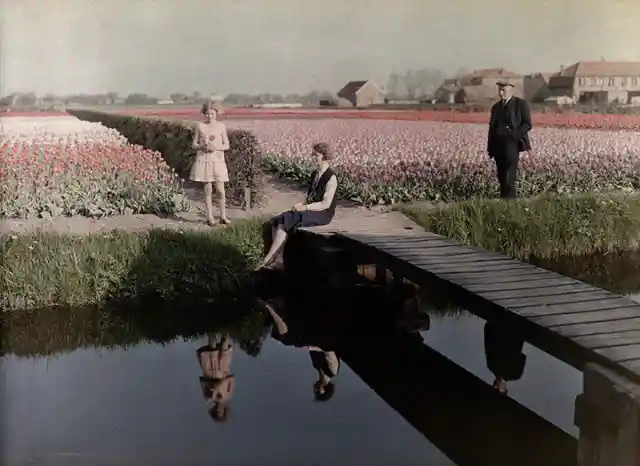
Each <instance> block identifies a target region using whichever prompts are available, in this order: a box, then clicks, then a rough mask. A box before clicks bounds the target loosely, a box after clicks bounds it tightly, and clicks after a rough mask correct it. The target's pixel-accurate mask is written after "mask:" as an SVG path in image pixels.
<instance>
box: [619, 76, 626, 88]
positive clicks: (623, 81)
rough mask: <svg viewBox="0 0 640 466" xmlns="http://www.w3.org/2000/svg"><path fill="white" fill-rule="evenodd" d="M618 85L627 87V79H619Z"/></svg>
mask: <svg viewBox="0 0 640 466" xmlns="http://www.w3.org/2000/svg"><path fill="white" fill-rule="evenodd" d="M620 85H621V86H622V87H624V86H626V85H627V78H621V79H620Z"/></svg>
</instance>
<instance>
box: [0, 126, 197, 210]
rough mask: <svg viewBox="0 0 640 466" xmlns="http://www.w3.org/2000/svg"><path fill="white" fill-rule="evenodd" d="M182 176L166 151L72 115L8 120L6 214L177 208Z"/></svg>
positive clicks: (2, 149) (2, 194)
mask: <svg viewBox="0 0 640 466" xmlns="http://www.w3.org/2000/svg"><path fill="white" fill-rule="evenodd" d="M183 199H184V198H183V196H182V192H181V187H180V180H178V179H177V177H176V175H175V173H174V172H173V170H171V169H170V168H169V167H168V166H167V165H166V164H165V162H164V161H163V159H162V157H161V155H160V154H159V153H156V152H152V151H148V150H145V149H143V148H141V147H139V146H133V145H131V144H129V143H128V142H127V141H126V140H125V139H124V138H123V137H122V136H121V135H120V134H119V133H118V132H116V131H114V130H112V129H108V128H106V127H104V126H102V125H100V124H97V123H89V122H84V121H80V120H78V119H76V118H74V117H71V116H55V117H24V118H23V117H7V118H0V218H30V217H45V218H47V217H55V216H74V215H81V216H86V217H103V216H108V215H117V214H123V213H125V212H130V213H157V214H160V213H163V214H166V213H171V212H175V211H177V210H181V209H182V208H183V207H184V204H185V203H184V200H183Z"/></svg>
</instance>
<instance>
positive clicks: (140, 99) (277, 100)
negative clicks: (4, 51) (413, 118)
mask: <svg viewBox="0 0 640 466" xmlns="http://www.w3.org/2000/svg"><path fill="white" fill-rule="evenodd" d="M460 74H464V70H460V71H459V72H458V75H460ZM445 78H446V76H445V74H444V73H443V72H442V71H440V70H437V69H433V68H423V69H417V70H409V71H406V72H404V73H398V72H393V73H391V74H390V75H389V78H388V80H387V83H386V88H384V87H383V90H384V92H385V94H386V97H387V98H388V99H390V100H393V99H406V100H416V99H423V98H431V97H432V96H433V95H434V94H435V92H436V90H437V89H438V88H439V87H440V86H441V85H442V82H443V81H444V79H445ZM379 84H383V83H379ZM208 98H210V95H204V94H202V93H200V92H198V91H194V92H192V93H184V92H172V93H171V94H169V96H168V99H167V98H164V99H163V98H160V97H157V96H153V95H150V94H148V93H145V92H134V93H131V94H128V95H121V94H119V93H118V92H107V93H102V94H74V95H55V94H50V93H49V94H45V95H44V96H38V95H37V94H36V93H34V92H23V93H15V94H11V95H8V96H4V97H0V105H4V106H7V105H15V106H34V105H45V106H46V105H49V106H52V105H55V104H60V105H88V106H97V105H119V104H120V105H155V104H158V103H161V102H163V101H167V100H169V101H172V102H174V103H176V104H183V105H189V104H199V103H202V102H204V101H205V100H206V99H208ZM335 98H336V97H335V93H331V92H327V91H312V92H309V93H307V94H297V93H292V94H287V95H282V94H272V93H263V94H257V95H253V94H245V93H231V94H229V95H227V96H226V97H224V99H223V100H224V101H225V102H227V103H228V104H231V105H239V106H250V105H260V104H286V103H296V104H302V105H304V106H317V105H320V104H321V103H322V102H324V101H335Z"/></svg>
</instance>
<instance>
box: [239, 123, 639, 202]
mask: <svg viewBox="0 0 640 466" xmlns="http://www.w3.org/2000/svg"><path fill="white" fill-rule="evenodd" d="M228 125H229V126H230V127H234V128H242V129H247V130H250V131H252V132H253V133H254V134H255V135H256V136H257V137H258V139H259V140H260V141H261V144H262V146H263V151H264V152H265V153H266V154H268V156H267V163H268V165H269V167H270V168H271V169H272V170H274V171H276V172H280V173H282V174H285V175H286V176H289V177H293V178H300V179H305V178H306V177H307V176H308V173H309V170H310V169H311V157H310V147H311V144H312V143H314V142H318V141H326V142H329V143H330V144H331V145H332V146H333V148H334V150H335V152H336V155H337V157H336V159H335V165H336V167H337V168H338V170H339V171H340V174H341V178H342V192H343V195H344V196H346V197H349V198H352V199H356V200H360V201H364V202H366V203H368V204H377V203H394V202H403V201H411V200H418V199H427V200H431V199H460V198H468V197H472V196H493V195H495V193H496V192H497V183H496V181H495V173H494V164H493V162H492V161H491V160H490V159H489V158H488V156H487V152H486V139H487V133H486V131H487V128H486V125H478V124H459V123H442V122H408V121H375V120H344V119H334V120H252V121H229V122H228ZM531 139H532V144H533V152H532V153H531V154H523V156H522V162H521V173H520V180H521V181H520V192H521V194H523V195H536V194H540V193H543V192H549V191H553V192H560V193H577V192H586V191H606V190H619V189H622V190H634V189H637V188H638V187H639V186H640V132H632V131H625V132H608V131H596V130H576V129H560V128H536V129H534V130H533V131H532V133H531Z"/></svg>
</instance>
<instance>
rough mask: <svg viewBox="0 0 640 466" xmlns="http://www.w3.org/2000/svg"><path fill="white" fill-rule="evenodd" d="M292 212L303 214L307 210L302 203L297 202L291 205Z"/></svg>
mask: <svg viewBox="0 0 640 466" xmlns="http://www.w3.org/2000/svg"><path fill="white" fill-rule="evenodd" d="M293 210H295V211H296V212H304V211H305V210H307V208H306V206H305V205H304V204H303V203H302V202H298V203H297V204H294V205H293Z"/></svg>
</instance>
